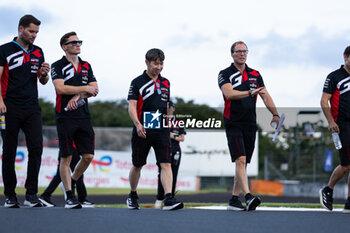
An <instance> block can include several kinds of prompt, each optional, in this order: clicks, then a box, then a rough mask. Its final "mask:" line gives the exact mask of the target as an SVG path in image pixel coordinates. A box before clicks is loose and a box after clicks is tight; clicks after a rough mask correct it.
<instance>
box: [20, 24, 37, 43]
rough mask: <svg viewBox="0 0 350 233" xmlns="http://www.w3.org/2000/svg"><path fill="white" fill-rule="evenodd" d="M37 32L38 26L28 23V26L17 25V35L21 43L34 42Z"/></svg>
mask: <svg viewBox="0 0 350 233" xmlns="http://www.w3.org/2000/svg"><path fill="white" fill-rule="evenodd" d="M38 32H39V26H37V25H35V24H33V23H30V24H29V26H28V27H23V26H19V28H18V37H19V39H20V40H21V41H22V42H23V43H25V44H27V45H29V44H33V43H34V41H35V38H36V36H37V34H38Z"/></svg>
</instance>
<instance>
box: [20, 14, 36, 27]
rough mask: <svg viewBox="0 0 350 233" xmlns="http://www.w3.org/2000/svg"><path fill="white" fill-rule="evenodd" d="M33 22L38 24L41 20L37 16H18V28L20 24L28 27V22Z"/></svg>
mask: <svg viewBox="0 0 350 233" xmlns="http://www.w3.org/2000/svg"><path fill="white" fill-rule="evenodd" d="M31 23H33V24H35V25H36V26H40V24H41V22H40V20H38V19H37V18H35V17H34V16H32V15H24V16H22V18H20V20H19V23H18V28H19V27H20V26H22V27H24V28H27V27H29V24H31Z"/></svg>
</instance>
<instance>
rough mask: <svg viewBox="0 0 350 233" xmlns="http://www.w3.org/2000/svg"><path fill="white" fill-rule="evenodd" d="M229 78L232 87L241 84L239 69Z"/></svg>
mask: <svg viewBox="0 0 350 233" xmlns="http://www.w3.org/2000/svg"><path fill="white" fill-rule="evenodd" d="M229 79H230V82H231V83H232V89H234V88H235V87H238V86H239V85H241V84H242V75H241V72H239V71H238V72H236V73H234V74H233V75H231V76H230V78H229Z"/></svg>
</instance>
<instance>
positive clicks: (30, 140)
mask: <svg viewBox="0 0 350 233" xmlns="http://www.w3.org/2000/svg"><path fill="white" fill-rule="evenodd" d="M39 25H40V21H39V20H38V19H36V18H35V17H34V16H32V15H25V16H23V17H22V18H21V19H20V21H19V25H18V37H15V38H14V39H13V41H11V42H9V43H6V44H4V45H2V46H1V47H0V77H1V88H0V89H1V90H0V91H1V94H2V95H1V96H0V113H1V114H5V116H6V129H5V130H2V131H1V135H2V139H3V154H2V178H3V181H4V187H5V189H4V194H5V207H8V208H18V207H19V203H18V201H17V197H16V193H15V189H16V184H17V180H16V172H15V159H16V150H17V140H18V132H19V130H20V129H22V130H23V132H24V134H25V137H26V142H27V148H28V167H27V179H26V183H25V188H26V197H25V201H24V205H28V206H30V207H40V206H42V203H41V202H40V200H39V199H38V197H37V195H36V194H37V192H38V175H39V170H40V164H41V154H42V150H43V137H42V120H41V109H40V107H39V103H38V87H37V80H38V79H39V81H40V83H42V84H43V85H45V84H46V83H47V81H48V79H49V78H48V72H49V71H50V66H49V64H47V63H45V62H44V61H45V59H44V54H43V51H42V50H41V48H39V47H38V46H36V45H33V43H34V40H35V38H36V36H37V34H38V32H39Z"/></svg>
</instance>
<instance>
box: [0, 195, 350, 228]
mask: <svg viewBox="0 0 350 233" xmlns="http://www.w3.org/2000/svg"><path fill="white" fill-rule="evenodd" d="M204 197H205V198H206V200H208V199H209V197H210V200H209V202H221V203H224V202H226V201H225V200H227V199H228V198H229V193H212V194H210V195H209V194H207V195H202V194H199V195H177V198H178V199H181V200H183V201H185V202H186V201H191V200H190V199H194V200H193V202H200V199H201V198H202V199H201V200H204ZM56 198H57V201H59V200H61V202H62V205H61V204H60V203H61V202H60V203H57V204H58V206H59V207H54V208H28V207H23V206H21V208H19V209H8V208H4V207H2V206H1V207H0V233H50V232H55V233H60V232H62V233H69V232H74V233H80V232H84V233H85V232H86V233H89V232H94V233H99V232H103V233H105V232H118V233H123V232H127V233H133V232H137V233H141V232H142V233H143V232H145V233H148V232H149V233H158V232H159V233H167V232H177V233H178V232H181V233H182V232H192V233H197V232H198V233H202V232H237V233H245V232H254V233H255V232H256V233H264V232H269V233H271V232H278V233H280V232H282V233H284V232H285V233H295V232H297V233H303V232H305V233H306V232H307V233H312V232H317V233H319V232H320V233H323V232H349V227H348V223H349V220H350V214H344V213H342V212H339V211H333V212H329V211H323V210H320V211H278V210H270V211H266V210H262V209H261V210H259V209H258V210H256V211H250V212H247V211H241V212H235V211H227V210H207V209H182V210H177V211H162V210H159V209H150V208H145V209H140V210H128V209H127V208H93V209H92V208H90V209H77V210H68V209H64V208H63V207H62V206H63V201H62V200H63V197H61V196H54V199H53V200H56ZM148 198H149V201H148ZM270 198H271V200H275V201H274V202H287V201H288V199H287V198H285V197H262V200H263V201H264V202H272V201H271V200H269V199H270ZM1 199H2V200H1V201H2V202H1V203H3V197H2V198H1ZM18 199H19V201H20V202H21V203H23V202H22V200H23V197H21V196H19V198H18ZM89 199H90V200H91V201H94V202H96V203H97V204H112V203H108V202H113V204H116V203H118V202H120V203H122V204H124V203H125V199H126V195H113V196H91V197H90V198H89ZM223 199H224V200H223ZM218 200H220V201H218ZM283 200H284V201H283ZM289 200H290V201H291V202H308V203H317V202H318V199H317V198H306V199H305V198H298V199H297V200H299V201H296V199H295V198H289ZM293 200H294V201H293ZM153 201H154V195H140V202H141V203H153ZM203 202H206V201H203ZM338 202H340V203H342V202H344V200H339V201H338ZM185 205H186V204H185Z"/></svg>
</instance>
